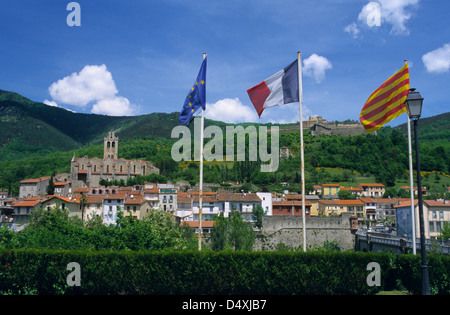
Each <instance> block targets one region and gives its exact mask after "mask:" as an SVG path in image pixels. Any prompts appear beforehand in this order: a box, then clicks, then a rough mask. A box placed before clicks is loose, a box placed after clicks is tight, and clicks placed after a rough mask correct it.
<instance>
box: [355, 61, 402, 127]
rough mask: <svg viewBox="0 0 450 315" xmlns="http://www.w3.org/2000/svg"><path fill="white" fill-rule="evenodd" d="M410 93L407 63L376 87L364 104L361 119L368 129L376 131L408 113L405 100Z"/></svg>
mask: <svg viewBox="0 0 450 315" xmlns="http://www.w3.org/2000/svg"><path fill="white" fill-rule="evenodd" d="M408 93H409V68H408V64H405V65H404V66H403V68H401V69H400V70H399V71H398V72H397V73H395V74H394V75H393V76H391V77H390V78H389V79H388V80H387V81H386V82H384V83H383V84H382V85H381V86H380V87H379V88H378V89H376V90H375V91H374V92H373V93H372V95H370V97H369V99H368V100H367V102H366V103H365V104H364V107H363V109H362V111H361V115H360V116H359V120H360V121H361V124H362V125H363V127H364V128H365V129H366V131H367V132H372V131H376V130H378V129H380V128H381V127H382V126H383V125H385V124H387V123H388V122H390V121H391V120H393V119H395V118H396V117H398V116H400V115H401V114H403V113H406V107H405V101H406V97H407V96H408Z"/></svg>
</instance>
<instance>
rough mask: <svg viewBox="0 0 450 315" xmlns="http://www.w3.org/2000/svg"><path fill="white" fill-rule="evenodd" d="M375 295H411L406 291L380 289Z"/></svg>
mask: <svg viewBox="0 0 450 315" xmlns="http://www.w3.org/2000/svg"><path fill="white" fill-rule="evenodd" d="M376 295H411V294H410V293H409V292H408V291H399V290H394V291H380V292H378V293H377V294H376Z"/></svg>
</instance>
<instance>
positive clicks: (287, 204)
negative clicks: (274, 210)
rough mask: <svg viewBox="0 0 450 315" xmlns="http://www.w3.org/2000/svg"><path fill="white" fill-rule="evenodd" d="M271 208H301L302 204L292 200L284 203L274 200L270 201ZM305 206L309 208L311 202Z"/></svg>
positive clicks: (283, 201)
mask: <svg viewBox="0 0 450 315" xmlns="http://www.w3.org/2000/svg"><path fill="white" fill-rule="evenodd" d="M272 206H273V207H276V206H278V207H279V206H299V207H301V206H302V202H301V201H300V200H292V201H286V200H274V201H272ZM305 206H311V202H309V201H306V202H305Z"/></svg>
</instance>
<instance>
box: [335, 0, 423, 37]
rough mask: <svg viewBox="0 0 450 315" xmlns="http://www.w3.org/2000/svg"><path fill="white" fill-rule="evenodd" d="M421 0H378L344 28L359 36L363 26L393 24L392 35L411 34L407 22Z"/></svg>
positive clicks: (366, 7) (363, 9)
mask: <svg viewBox="0 0 450 315" xmlns="http://www.w3.org/2000/svg"><path fill="white" fill-rule="evenodd" d="M418 4H419V0H378V1H370V2H369V3H368V4H366V5H365V6H364V7H363V8H362V10H361V12H360V13H359V15H358V23H359V25H357V24H356V23H355V22H353V23H352V24H350V25H348V26H346V27H345V28H344V30H345V32H347V33H349V34H351V35H352V36H353V37H355V38H356V37H358V35H359V33H360V28H361V27H369V28H374V27H380V26H382V25H383V24H389V25H391V26H392V28H391V32H390V33H391V34H392V35H409V30H408V28H407V27H406V23H407V22H408V20H409V19H411V17H412V13H411V10H412V9H414V8H416V7H417V5H418Z"/></svg>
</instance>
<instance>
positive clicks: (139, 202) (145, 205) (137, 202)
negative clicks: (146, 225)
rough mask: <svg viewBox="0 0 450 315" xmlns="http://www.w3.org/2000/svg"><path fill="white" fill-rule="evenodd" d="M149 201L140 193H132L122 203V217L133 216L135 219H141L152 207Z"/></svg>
mask: <svg viewBox="0 0 450 315" xmlns="http://www.w3.org/2000/svg"><path fill="white" fill-rule="evenodd" d="M152 208H153V207H152V205H151V203H150V202H149V201H148V200H146V199H144V198H143V197H142V195H133V197H129V198H128V199H127V200H125V203H124V212H123V215H124V217H129V216H131V217H133V218H134V219H136V220H141V219H143V218H144V217H146V216H147V215H148V214H149V212H150V210H151V209H152Z"/></svg>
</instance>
